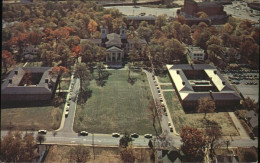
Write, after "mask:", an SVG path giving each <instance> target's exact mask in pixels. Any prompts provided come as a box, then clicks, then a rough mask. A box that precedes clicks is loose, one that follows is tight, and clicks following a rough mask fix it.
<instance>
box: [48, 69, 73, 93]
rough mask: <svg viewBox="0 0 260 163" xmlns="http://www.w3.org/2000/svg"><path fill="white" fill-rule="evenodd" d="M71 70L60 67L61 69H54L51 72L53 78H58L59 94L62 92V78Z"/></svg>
mask: <svg viewBox="0 0 260 163" xmlns="http://www.w3.org/2000/svg"><path fill="white" fill-rule="evenodd" d="M68 72H69V70H68V69H67V68H66V67H63V66H59V67H53V68H52V69H51V71H50V72H49V73H50V75H51V76H57V77H58V84H59V92H60V89H61V87H60V83H61V78H62V77H63V75H64V74H66V73H68Z"/></svg>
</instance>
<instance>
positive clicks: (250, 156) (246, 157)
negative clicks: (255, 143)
mask: <svg viewBox="0 0 260 163" xmlns="http://www.w3.org/2000/svg"><path fill="white" fill-rule="evenodd" d="M240 161H243V162H257V152H256V151H255V150H254V148H249V149H247V150H246V151H245V152H244V153H243V155H242V159H241V160H240Z"/></svg>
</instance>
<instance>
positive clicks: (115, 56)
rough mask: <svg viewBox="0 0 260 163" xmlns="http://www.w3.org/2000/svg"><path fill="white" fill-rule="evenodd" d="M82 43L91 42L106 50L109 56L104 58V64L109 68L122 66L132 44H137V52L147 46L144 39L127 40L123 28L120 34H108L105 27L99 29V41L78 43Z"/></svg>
mask: <svg viewBox="0 0 260 163" xmlns="http://www.w3.org/2000/svg"><path fill="white" fill-rule="evenodd" d="M84 41H91V42H92V43H94V44H96V45H97V46H101V47H104V48H106V49H107V52H108V53H109V55H108V56H106V63H107V65H108V66H111V67H120V66H122V64H123V61H124V59H125V58H126V56H127V54H128V52H129V51H130V50H131V49H132V48H133V47H134V44H138V47H139V48H138V50H141V48H142V47H143V46H144V45H146V44H147V42H146V41H145V40H144V39H128V38H127V35H126V29H125V28H121V29H120V34H117V33H110V34H108V29H107V28H105V27H101V38H100V39H81V40H80V43H82V42H84Z"/></svg>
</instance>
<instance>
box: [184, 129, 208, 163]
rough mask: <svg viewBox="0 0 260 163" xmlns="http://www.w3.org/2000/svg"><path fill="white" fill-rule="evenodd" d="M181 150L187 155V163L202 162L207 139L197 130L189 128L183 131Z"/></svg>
mask: <svg viewBox="0 0 260 163" xmlns="http://www.w3.org/2000/svg"><path fill="white" fill-rule="evenodd" d="M180 136H181V141H182V142H183V144H182V145H181V150H182V152H183V153H184V154H185V158H184V159H185V160H183V161H185V162H202V161H203V159H204V155H205V153H204V149H205V147H206V138H205V136H204V135H203V132H202V131H201V130H199V129H197V128H192V127H189V126H186V127H183V128H182V129H181V133H180Z"/></svg>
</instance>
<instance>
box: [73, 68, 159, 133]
mask: <svg viewBox="0 0 260 163" xmlns="http://www.w3.org/2000/svg"><path fill="white" fill-rule="evenodd" d="M109 72H110V73H111V75H110V76H109V78H108V80H107V83H106V85H105V86H104V87H100V86H97V85H96V81H95V80H92V81H91V84H90V89H91V90H92V95H91V97H90V98H89V99H88V100H87V102H86V103H84V104H82V105H81V106H80V105H78V107H77V112H76V117H75V122H74V131H76V132H77V131H80V130H86V131H88V132H95V133H105V134H111V133H113V132H119V133H124V132H125V131H127V132H129V133H133V132H136V133H138V134H146V133H151V134H155V131H154V129H153V127H152V120H151V119H150V118H149V116H148V115H149V112H148V109H147V107H148V103H149V101H150V100H153V98H152V94H151V91H150V87H149V84H148V81H147V78H146V75H145V73H142V72H138V73H137V72H131V77H132V78H136V79H137V80H136V82H135V83H134V84H133V85H131V84H129V83H128V82H127V79H128V71H125V70H111V71H109ZM156 125H157V126H159V123H158V122H157V124H156ZM158 131H159V132H160V129H159V127H158Z"/></svg>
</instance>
